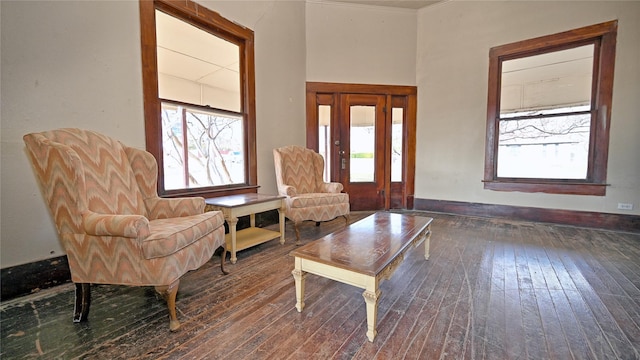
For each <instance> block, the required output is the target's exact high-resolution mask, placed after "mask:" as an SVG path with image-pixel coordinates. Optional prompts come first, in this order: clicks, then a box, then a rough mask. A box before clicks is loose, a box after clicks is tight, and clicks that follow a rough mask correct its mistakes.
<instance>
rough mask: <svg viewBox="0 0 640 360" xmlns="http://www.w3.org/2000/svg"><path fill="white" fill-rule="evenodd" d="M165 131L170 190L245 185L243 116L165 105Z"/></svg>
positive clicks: (164, 139) (166, 165)
mask: <svg viewBox="0 0 640 360" xmlns="http://www.w3.org/2000/svg"><path fill="white" fill-rule="evenodd" d="M162 128H163V149H164V166H165V187H166V188H167V189H181V188H196V187H208V186H220V185H231V184H238V183H242V182H243V181H244V156H243V144H242V139H243V134H242V132H243V129H242V117H241V116H240V115H239V114H237V115H234V114H230V113H222V112H215V111H203V110H195V109H193V108H191V107H184V106H172V105H170V104H166V103H163V109H162ZM185 144H186V146H185Z"/></svg>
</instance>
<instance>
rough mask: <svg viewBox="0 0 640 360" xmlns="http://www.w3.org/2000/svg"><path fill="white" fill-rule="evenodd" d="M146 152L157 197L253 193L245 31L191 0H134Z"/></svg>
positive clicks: (250, 67)
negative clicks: (137, 16) (154, 166)
mask: <svg viewBox="0 0 640 360" xmlns="http://www.w3.org/2000/svg"><path fill="white" fill-rule="evenodd" d="M140 24H141V34H142V39H141V42H142V64H143V88H144V106H145V108H144V110H145V133H146V146H147V150H148V151H149V152H151V153H152V154H153V155H154V156H155V158H156V160H157V161H158V171H159V177H158V192H159V193H160V194H161V195H164V196H183V195H198V196H204V197H213V196H220V195H228V194H234V193H246V192H255V191H256V189H257V175H256V171H257V166H256V148H255V143H256V141H255V84H254V83H255V75H254V73H255V71H254V48H253V41H254V40H253V31H251V30H250V29H247V28H244V27H242V26H240V25H238V24H236V23H233V22H231V21H229V20H227V19H225V18H223V17H222V16H220V14H218V13H216V12H214V11H211V10H209V9H207V8H204V7H202V6H201V5H198V4H197V3H195V2H192V1H189V0H187V1H183V2H175V1H169V0H155V1H145V0H141V1H140Z"/></svg>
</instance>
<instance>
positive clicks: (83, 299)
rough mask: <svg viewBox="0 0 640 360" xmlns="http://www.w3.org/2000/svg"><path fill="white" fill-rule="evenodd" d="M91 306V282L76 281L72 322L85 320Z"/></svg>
mask: <svg viewBox="0 0 640 360" xmlns="http://www.w3.org/2000/svg"><path fill="white" fill-rule="evenodd" d="M90 306H91V284H88V283H76V301H75V306H74V308H73V322H74V323H78V322H81V321H86V320H87V318H88V317H89V307H90Z"/></svg>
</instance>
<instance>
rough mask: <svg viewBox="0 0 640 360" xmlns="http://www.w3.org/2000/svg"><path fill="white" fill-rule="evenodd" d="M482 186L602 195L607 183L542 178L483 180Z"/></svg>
mask: <svg viewBox="0 0 640 360" xmlns="http://www.w3.org/2000/svg"><path fill="white" fill-rule="evenodd" d="M483 182H484V188H485V189H487V190H495V191H520V192H528V193H540V192H541V193H547V194H568V195H593V196H604V195H605V194H606V192H607V186H608V184H595V183H584V182H564V181H563V182H550V181H549V182H545V181H542V180H538V181H536V180H529V181H521V180H519V181H513V180H483Z"/></svg>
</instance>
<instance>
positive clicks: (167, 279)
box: [24, 129, 226, 331]
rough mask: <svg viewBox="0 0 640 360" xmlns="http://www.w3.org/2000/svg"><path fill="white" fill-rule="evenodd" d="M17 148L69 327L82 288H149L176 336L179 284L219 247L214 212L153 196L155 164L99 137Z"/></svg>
mask: <svg viewBox="0 0 640 360" xmlns="http://www.w3.org/2000/svg"><path fill="white" fill-rule="evenodd" d="M24 142H25V144H26V147H27V152H28V154H29V158H30V160H31V163H32V165H33V168H34V171H35V174H36V178H37V180H38V182H39V183H40V186H41V189H42V193H43V196H44V198H45V202H46V203H47V204H48V205H49V208H50V211H51V215H52V216H53V220H54V222H55V225H56V229H57V232H58V235H59V237H60V241H61V243H62V246H63V247H64V250H65V251H66V253H67V257H68V261H69V268H70V270H71V280H72V281H73V282H74V283H75V284H76V301H75V309H74V316H73V321H74V322H80V321H84V320H86V319H87V317H88V315H89V306H90V300H91V295H90V284H117V285H133V286H153V287H155V289H156V291H157V292H158V293H159V294H160V295H162V296H163V297H164V298H165V300H166V301H167V307H168V309H169V319H170V321H169V328H170V330H171V331H175V330H177V329H178V328H179V327H180V322H179V321H178V319H177V317H176V309H175V302H176V294H177V292H178V285H179V283H180V277H181V276H182V275H184V274H185V273H186V272H188V271H190V270H195V269H197V268H199V267H200V266H202V265H203V264H204V263H206V262H207V261H209V260H210V259H211V256H212V255H213V253H214V251H216V250H217V249H218V248H219V247H221V246H224V243H225V242H224V218H223V217H222V213H220V212H218V211H214V212H206V213H205V212H204V206H205V203H204V199H203V198H179V199H178V198H176V199H163V198H160V197H158V193H157V188H156V186H157V180H158V171H157V170H158V168H157V163H156V161H155V158H154V157H153V156H152V155H151V154H150V153H148V152H146V151H143V150H139V149H135V148H132V147H127V146H124V145H123V144H121V143H120V142H118V141H117V140H114V139H112V138H109V137H107V136H104V135H101V134H98V133H95V132H92V131H86V130H79V129H59V130H52V131H45V132H41V133H33V134H27V135H25V136H24ZM225 252H226V250H223V254H222V257H221V268H222V271H223V273H226V272H225V270H224V259H225V255H226V254H225Z"/></svg>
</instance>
